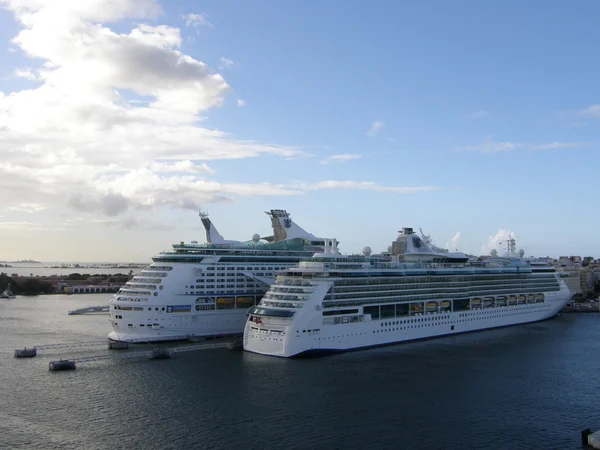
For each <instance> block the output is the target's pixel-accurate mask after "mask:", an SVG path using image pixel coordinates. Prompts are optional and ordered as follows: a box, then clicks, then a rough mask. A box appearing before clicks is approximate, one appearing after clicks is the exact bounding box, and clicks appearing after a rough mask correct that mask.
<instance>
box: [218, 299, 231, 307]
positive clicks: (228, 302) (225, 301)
mask: <svg viewBox="0 0 600 450" xmlns="http://www.w3.org/2000/svg"><path fill="white" fill-rule="evenodd" d="M217 303H218V304H219V305H231V304H232V303H233V297H219V298H217Z"/></svg>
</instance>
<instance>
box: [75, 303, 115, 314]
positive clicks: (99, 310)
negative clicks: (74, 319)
mask: <svg viewBox="0 0 600 450" xmlns="http://www.w3.org/2000/svg"><path fill="white" fill-rule="evenodd" d="M109 311H110V307H109V306H108V305H106V306H88V307H86V308H79V309H72V310H71V311H69V312H68V314H69V315H70V316H75V315H80V314H108V313H109Z"/></svg>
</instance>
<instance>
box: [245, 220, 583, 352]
mask: <svg viewBox="0 0 600 450" xmlns="http://www.w3.org/2000/svg"><path fill="white" fill-rule="evenodd" d="M399 233H400V234H399V236H398V238H397V239H396V241H394V242H393V243H392V246H391V249H390V259H389V260H388V261H385V260H382V259H381V258H373V256H370V249H369V248H368V247H365V250H364V251H363V255H357V256H345V255H341V254H340V253H339V252H338V251H337V246H335V245H327V244H328V243H327V242H326V246H325V248H326V251H325V252H323V253H321V254H315V255H313V257H312V258H310V259H308V260H305V261H301V262H300V263H299V265H298V266H297V267H295V268H292V269H287V270H286V271H285V272H284V273H282V274H280V275H279V276H278V277H277V279H276V281H275V283H274V284H273V285H272V286H271V287H270V289H269V290H268V292H267V293H266V294H265V296H264V297H263V299H262V300H261V302H260V304H259V305H257V306H254V307H252V308H250V309H249V311H248V319H247V322H246V326H245V328H244V338H243V344H244V349H245V350H248V351H251V352H255V353H261V354H264V355H272V356H279V357H294V356H299V355H305V354H311V353H313V354H314V353H321V352H336V351H345V350H353V349H359V348H366V347H374V346H379V345H387V344H392V343H397V342H403V341H410V340H416V339H426V338H433V337H438V336H445V335H452V334H458V333H463V332H468V331H476V330H485V329H490V328H495V327H503V326H508V325H516V324H523V323H528V322H535V321H540V320H544V319H548V318H550V317H552V316H554V315H556V314H557V313H558V312H559V311H560V310H561V308H562V307H563V306H564V305H565V304H566V303H567V301H568V300H569V299H570V298H571V296H572V292H571V291H569V289H568V287H567V286H566V284H565V283H564V281H563V279H562V277H560V276H558V274H557V273H556V272H555V271H554V268H553V267H552V266H550V265H548V264H546V263H544V262H543V261H542V260H536V261H532V262H531V263H528V262H526V261H525V260H524V259H522V258H519V257H516V256H514V255H513V256H511V257H508V256H507V257H498V256H497V255H496V252H492V255H493V256H491V257H486V258H473V257H468V256H467V255H465V254H463V253H452V252H448V251H444V252H440V251H437V250H439V249H437V248H435V247H433V249H432V246H430V244H429V242H428V241H427V240H424V239H423V238H421V237H420V236H418V235H417V234H416V233H414V232H413V230H412V229H411V228H403V229H402V231H400V232H399Z"/></svg>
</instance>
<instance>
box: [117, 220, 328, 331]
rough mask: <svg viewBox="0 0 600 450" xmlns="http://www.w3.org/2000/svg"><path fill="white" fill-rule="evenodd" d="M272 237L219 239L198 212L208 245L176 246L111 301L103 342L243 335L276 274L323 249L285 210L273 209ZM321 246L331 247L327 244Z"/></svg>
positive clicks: (211, 224) (158, 257) (322, 240)
mask: <svg viewBox="0 0 600 450" xmlns="http://www.w3.org/2000/svg"><path fill="white" fill-rule="evenodd" d="M266 214H267V215H268V216H269V217H270V220H271V225H272V228H273V234H272V235H270V236H266V237H262V238H261V237H260V236H259V235H258V234H255V235H254V236H253V238H252V240H250V241H246V242H240V241H230V240H225V239H224V238H223V236H221V234H219V232H218V231H217V229H216V228H215V226H214V224H213V223H212V222H211V220H210V219H209V217H208V215H207V214H205V213H202V212H200V217H201V220H202V224H203V225H204V228H205V230H206V243H205V244H198V242H196V241H192V242H191V243H184V242H181V243H180V244H176V245H173V248H172V250H170V251H167V252H162V253H159V254H158V255H157V256H154V257H153V258H152V261H153V262H152V264H151V265H150V266H149V267H147V268H145V269H143V270H142V271H140V273H139V274H137V275H135V276H134V277H133V278H132V279H131V280H130V281H128V282H127V284H125V285H124V286H123V287H122V288H121V289H120V290H119V292H117V293H116V294H115V295H114V296H113V298H112V299H111V300H110V322H111V325H112V329H113V331H112V332H111V333H110V334H109V336H108V337H109V339H111V340H115V341H128V342H155V341H164V340H181V339H188V338H192V337H203V336H204V337H206V336H222V335H231V334H240V335H241V334H242V333H243V331H244V323H245V321H246V313H247V311H248V308H250V307H252V306H253V305H257V304H258V303H259V302H260V300H261V298H262V296H263V295H264V293H265V292H266V291H267V289H268V287H269V285H270V284H272V283H273V282H274V280H275V275H276V274H277V273H279V272H280V271H282V270H284V269H287V268H289V267H293V266H296V265H297V264H298V262H299V261H300V260H301V259H303V258H309V257H311V256H312V255H313V254H314V253H315V252H324V251H330V250H327V249H325V248H324V245H325V241H326V240H325V239H323V238H318V237H316V236H314V235H313V234H311V233H308V232H307V231H305V230H304V229H303V228H302V227H300V226H299V225H297V224H296V223H295V222H294V221H292V219H291V217H290V215H289V214H288V212H287V211H285V210H278V209H273V210H270V211H268V212H266ZM327 242H331V241H330V240H327Z"/></svg>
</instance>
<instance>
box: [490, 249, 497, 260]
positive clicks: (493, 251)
mask: <svg viewBox="0 0 600 450" xmlns="http://www.w3.org/2000/svg"><path fill="white" fill-rule="evenodd" d="M490 256H491V257H492V258H495V257H496V256H498V250H496V249H495V248H493V249H492V251H491V252H490Z"/></svg>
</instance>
